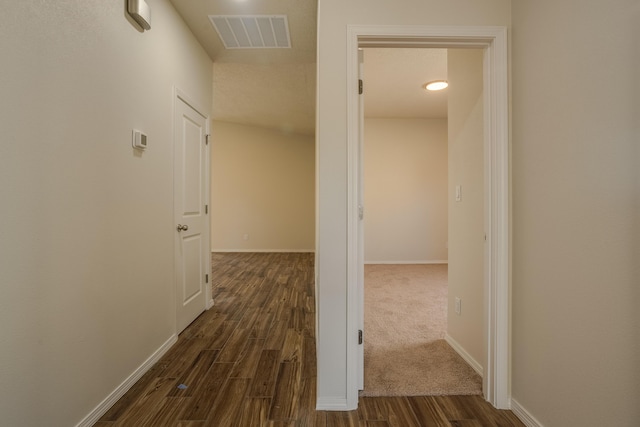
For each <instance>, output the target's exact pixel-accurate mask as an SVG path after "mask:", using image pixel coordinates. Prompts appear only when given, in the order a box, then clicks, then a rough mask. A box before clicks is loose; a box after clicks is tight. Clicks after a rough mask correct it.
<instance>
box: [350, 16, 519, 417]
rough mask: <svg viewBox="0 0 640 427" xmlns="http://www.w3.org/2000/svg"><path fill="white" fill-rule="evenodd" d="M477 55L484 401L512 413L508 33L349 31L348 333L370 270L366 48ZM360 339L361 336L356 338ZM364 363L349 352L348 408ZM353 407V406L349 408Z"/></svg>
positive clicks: (355, 325)
mask: <svg viewBox="0 0 640 427" xmlns="http://www.w3.org/2000/svg"><path fill="white" fill-rule="evenodd" d="M401 46H404V47H406V46H411V47H438V48H452V47H471V48H482V49H483V52H484V69H485V78H484V91H485V102H484V107H485V108H484V124H485V130H484V158H485V166H484V187H485V206H484V209H485V233H486V243H485V247H486V250H485V262H484V265H485V277H484V289H485V292H484V295H485V315H484V319H483V324H484V334H483V335H484V338H485V339H484V341H485V342H486V349H485V351H486V359H485V360H486V370H485V372H484V378H483V392H484V395H485V398H486V399H487V400H488V401H489V402H491V403H492V404H493V405H494V406H495V407H497V408H508V405H509V399H508V377H507V373H508V370H509V367H508V358H507V356H508V348H509V347H508V312H509V303H508V253H509V252H508V251H509V249H508V248H509V247H508V243H509V235H508V230H509V227H508V218H509V216H508V214H509V211H508V170H509V164H508V120H507V119H508V114H507V105H508V104H507V66H506V65H507V50H506V30H505V29H504V28H496V27H393V26H349V27H348V57H349V61H348V63H347V75H348V76H349V78H348V80H347V86H348V87H347V92H348V94H349V95H348V97H349V98H348V147H349V159H350V163H349V170H350V172H349V177H348V179H349V185H348V189H349V193H348V201H349V204H348V209H349V212H348V236H349V242H350V244H349V245H348V250H347V258H348V280H349V283H352V284H353V286H349V287H348V292H347V304H348V307H349V309H348V315H347V330H348V331H356V330H358V329H361V328H362V327H363V317H364V316H363V314H364V310H363V268H362V266H363V262H362V256H363V254H362V251H361V250H360V247H361V246H360V243H359V242H361V240H362V237H363V236H362V233H361V232H359V228H360V215H359V213H360V208H361V204H360V203H359V202H360V198H359V197H360V194H359V191H358V182H359V181H358V180H359V174H360V170H361V156H360V155H359V152H360V143H361V139H360V138H361V130H360V129H361V128H360V126H359V124H360V118H359V117H360V114H359V109H358V106H359V101H358V96H357V93H358V92H357V84H358V83H357V81H358V79H357V78H356V77H357V76H358V48H359V47H401ZM356 336H357V335H356ZM362 370H363V360H362V359H361V358H360V347H359V345H358V343H357V341H354V342H353V343H351V342H350V343H349V345H348V347H347V372H348V374H347V389H348V402H354V401H357V391H358V390H357V389H358V378H359V375H362ZM348 404H349V403H348Z"/></svg>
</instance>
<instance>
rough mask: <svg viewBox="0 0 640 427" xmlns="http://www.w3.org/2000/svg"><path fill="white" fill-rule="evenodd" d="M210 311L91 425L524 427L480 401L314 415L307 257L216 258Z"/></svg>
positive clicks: (389, 401)
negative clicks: (212, 301)
mask: <svg viewBox="0 0 640 427" xmlns="http://www.w3.org/2000/svg"><path fill="white" fill-rule="evenodd" d="M212 261H213V262H212V264H213V267H212V273H213V275H212V277H213V284H212V286H213V296H214V300H215V305H214V307H213V308H211V309H210V310H209V311H207V312H205V313H203V314H202V315H201V316H200V317H198V319H196V320H195V321H194V322H193V323H192V324H191V325H190V326H188V327H187V329H185V331H184V332H183V333H182V334H181V335H180V337H179V340H178V342H177V343H176V344H175V345H174V346H173V347H172V348H171V349H170V350H169V351H168V352H167V354H165V355H164V357H163V358H162V359H161V360H160V362H158V363H157V364H156V365H154V366H153V368H151V369H150V370H149V371H148V372H147V373H146V374H145V375H144V376H143V377H142V378H141V379H140V380H139V381H138V382H137V383H136V384H135V385H134V386H133V387H132V388H131V390H129V392H128V393H127V394H125V396H123V397H122V398H121V399H120V400H119V401H118V402H117V403H116V404H115V405H114V406H113V407H112V408H111V409H110V410H109V411H108V412H107V413H106V414H105V415H104V416H103V417H102V418H101V419H100V421H99V422H98V423H97V424H95V425H96V426H98V427H107V426H183V427H186V426H189V427H195V426H246V427H262V426H264V427H276V426H301V427H303V426H304V427H310V426H327V427H334V426H336V427H337V426H362V427H374V426H375V427H383V426H398V427H400V426H402V427H410V426H416V427H420V426H443V427H445V426H463V425H464V426H495V427H497V426H522V425H523V424H521V423H520V421H518V419H517V418H516V417H515V416H514V415H513V414H512V413H511V411H498V410H495V409H493V408H492V407H491V406H490V405H489V404H488V403H486V402H485V401H484V400H483V399H482V398H481V397H480V396H450V397H442V396H438V397H375V398H373V397H361V398H360V405H359V409H358V410H357V411H351V412H320V411H315V401H316V358H315V325H314V322H315V298H314V283H313V274H314V269H313V254H310V253H287V254H273V253H241V254H239V253H233V254H213V256H212Z"/></svg>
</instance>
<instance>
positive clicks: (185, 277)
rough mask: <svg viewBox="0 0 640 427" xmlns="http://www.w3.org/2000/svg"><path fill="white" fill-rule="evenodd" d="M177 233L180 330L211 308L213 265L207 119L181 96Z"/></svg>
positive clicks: (176, 163) (175, 181)
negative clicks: (208, 305)
mask: <svg viewBox="0 0 640 427" xmlns="http://www.w3.org/2000/svg"><path fill="white" fill-rule="evenodd" d="M175 114H176V116H175V127H174V130H175V134H174V159H173V162H174V168H173V169H174V171H173V173H174V178H173V187H174V190H173V191H174V209H175V211H174V219H175V222H174V233H175V236H176V240H175V271H176V304H177V308H176V318H177V333H180V332H182V331H183V330H184V328H186V327H187V326H189V324H190V323H191V322H193V320H194V319H195V318H196V317H198V315H200V313H202V312H203V311H204V310H205V307H206V295H207V292H206V286H207V283H206V282H207V281H208V274H209V272H208V269H209V254H208V251H209V233H208V230H209V227H208V206H207V203H208V197H207V189H208V184H207V181H208V175H209V174H208V170H209V168H208V147H207V119H206V118H205V117H204V116H203V115H201V114H200V113H198V112H197V111H196V110H195V109H193V108H192V107H191V106H190V105H189V104H187V103H186V102H185V101H184V100H183V99H182V98H181V97H180V96H179V95H178V96H176V98H175Z"/></svg>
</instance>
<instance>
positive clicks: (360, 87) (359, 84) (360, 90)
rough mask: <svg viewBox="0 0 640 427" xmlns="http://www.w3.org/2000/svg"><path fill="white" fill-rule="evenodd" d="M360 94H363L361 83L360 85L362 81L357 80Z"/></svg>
mask: <svg viewBox="0 0 640 427" xmlns="http://www.w3.org/2000/svg"><path fill="white" fill-rule="evenodd" d="M362 92H364V88H363V83H362V79H359V80H358V94H359V95H362Z"/></svg>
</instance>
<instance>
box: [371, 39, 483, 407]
mask: <svg viewBox="0 0 640 427" xmlns="http://www.w3.org/2000/svg"><path fill="white" fill-rule="evenodd" d="M363 56H364V58H363V59H364V60H363V67H362V70H363V73H362V74H363V77H364V79H363V80H364V91H363V95H362V97H363V98H364V121H363V123H364V125H363V127H362V128H363V131H364V132H363V134H364V138H363V155H362V164H363V169H364V171H363V182H364V185H363V187H364V189H363V190H364V191H363V193H364V207H365V212H366V214H365V216H364V220H363V222H364V238H363V240H364V252H365V257H364V262H365V266H364V268H365V274H364V283H365V288H366V290H365V298H364V300H365V302H364V307H365V325H364V354H365V358H364V361H365V364H364V390H363V392H362V394H361V395H365V396H391V395H398V396H402V395H434V394H437V395H442V394H456V395H459V394H479V393H480V392H481V384H482V380H481V375H482V374H481V372H482V366H483V364H484V363H483V359H484V358H483V356H484V352H483V349H482V344H483V342H482V339H481V337H482V334H483V330H482V318H483V312H482V311H483V308H484V304H483V298H482V296H483V295H482V293H483V286H482V283H483V270H482V267H483V251H484V248H483V246H484V239H483V232H484V225H483V205H482V201H483V155H482V151H483V131H482V125H483V123H482V86H483V67H482V50H481V49H434V48H365V49H363ZM448 69H449V70H448ZM448 71H449V73H448ZM448 74H450V77H448ZM434 80H449V82H450V83H451V84H450V87H449V88H448V89H445V90H441V91H434V92H431V91H426V90H425V89H424V86H425V84H426V83H427V82H430V81H434ZM450 116H453V119H452V120H448V118H449V117H450ZM449 133H450V134H451V136H452V137H451V141H449V138H448V134H449ZM449 154H450V155H449ZM448 181H451V183H452V184H449V182H448ZM453 183H455V184H458V185H456V186H457V187H464V188H465V197H464V202H463V201H462V199H461V200H458V201H455V200H454V198H453V195H454V193H455V188H454V184H453ZM460 184H462V185H460ZM449 232H450V233H451V237H452V239H451V238H449V236H448V234H449ZM450 240H451V241H452V243H453V245H449V243H450ZM448 251H451V253H452V254H453V260H454V263H453V265H452V266H451V272H450V274H451V276H452V278H453V279H454V281H453V283H452V284H451V285H452V286H448V282H449V280H448V276H449V271H448V270H449V269H448V265H447V264H448ZM449 288H451V289H449ZM449 290H450V291H451V292H448V291H449ZM454 297H457V298H458V299H460V300H462V301H464V304H463V305H464V308H465V310H464V312H460V310H457V311H455V310H454V303H453V301H454ZM459 306H460V305H458V307H459ZM447 312H449V313H447ZM447 314H449V316H448V315H447ZM448 323H449V324H450V325H451V331H449V329H448V327H447V324H448ZM449 332H450V333H449ZM454 349H455V351H454ZM466 350H469V351H468V352H467V351H466ZM456 352H458V353H462V354H463V355H464V357H460V355H459V354H456ZM465 360H467V363H465ZM472 367H473V368H474V369H476V372H474V369H472ZM478 368H479V369H478Z"/></svg>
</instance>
